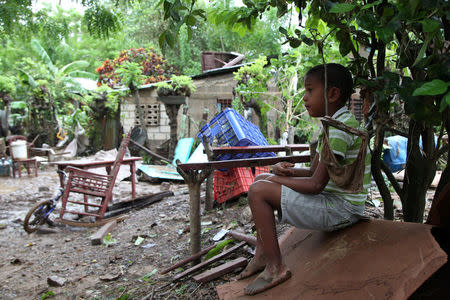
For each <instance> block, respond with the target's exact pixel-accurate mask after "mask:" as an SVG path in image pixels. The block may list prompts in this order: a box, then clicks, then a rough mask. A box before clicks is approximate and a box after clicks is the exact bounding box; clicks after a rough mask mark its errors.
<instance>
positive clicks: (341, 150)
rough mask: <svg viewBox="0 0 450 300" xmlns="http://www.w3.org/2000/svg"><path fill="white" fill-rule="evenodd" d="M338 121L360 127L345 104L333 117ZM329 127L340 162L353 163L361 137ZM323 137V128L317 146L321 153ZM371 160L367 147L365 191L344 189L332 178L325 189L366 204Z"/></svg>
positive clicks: (330, 139)
mask: <svg viewBox="0 0 450 300" xmlns="http://www.w3.org/2000/svg"><path fill="white" fill-rule="evenodd" d="M332 118H333V119H336V120H337V121H340V122H342V123H344V124H345V125H347V126H350V127H353V128H358V127H359V123H358V121H357V120H356V119H355V116H354V115H353V114H352V113H351V112H350V111H348V109H347V108H346V107H345V106H344V107H342V108H341V109H339V110H338V111H337V112H336V113H335V114H334V115H333V117H332ZM328 128H329V129H328V130H329V135H328V136H329V141H330V147H331V150H332V151H333V153H334V154H335V155H336V158H337V159H338V161H339V163H340V164H342V165H347V164H351V163H352V162H353V161H355V159H356V157H357V156H358V152H359V148H360V147H361V143H362V140H361V138H360V137H358V136H356V135H353V134H351V133H348V132H345V131H342V130H339V129H337V128H334V127H332V126H329V127H328ZM322 138H323V129H322V131H321V133H320V135H319V144H318V146H317V152H318V154H319V158H320V153H321V150H322ZM370 160H371V155H370V151H369V149H367V154H366V157H365V170H364V180H363V184H364V191H363V192H361V193H349V192H347V191H344V190H343V189H341V188H340V187H338V186H337V185H336V184H335V183H334V182H333V181H332V180H331V179H330V181H329V182H328V184H327V185H326V186H325V189H324V191H325V192H329V193H333V194H338V195H339V196H340V197H341V198H343V199H345V200H347V201H349V202H350V203H352V204H356V205H364V204H365V201H366V199H367V193H368V188H369V187H370V181H371V173H370Z"/></svg>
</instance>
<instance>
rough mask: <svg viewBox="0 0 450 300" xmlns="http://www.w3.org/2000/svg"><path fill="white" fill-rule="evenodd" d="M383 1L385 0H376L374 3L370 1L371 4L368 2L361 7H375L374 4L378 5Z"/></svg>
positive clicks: (362, 8)
mask: <svg viewBox="0 0 450 300" xmlns="http://www.w3.org/2000/svg"><path fill="white" fill-rule="evenodd" d="M382 2H383V0H378V1H375V2H372V3H369V4H366V5H364V6H363V7H361V10H364V9H369V8H371V7H374V6H376V5H380V4H381V3H382Z"/></svg>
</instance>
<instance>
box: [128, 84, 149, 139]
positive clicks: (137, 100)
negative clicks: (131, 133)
mask: <svg viewBox="0 0 450 300" xmlns="http://www.w3.org/2000/svg"><path fill="white" fill-rule="evenodd" d="M129 88H130V90H131V92H132V93H133V94H134V104H135V105H136V111H137V113H138V116H139V123H141V129H142V132H143V134H144V136H145V141H147V138H148V137H147V127H146V126H145V120H144V112H143V111H142V108H141V98H140V96H139V90H138V89H137V88H134V87H133V86H130V87H129ZM144 144H145V142H144Z"/></svg>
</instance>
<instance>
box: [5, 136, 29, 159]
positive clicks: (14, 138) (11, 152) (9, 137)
mask: <svg viewBox="0 0 450 300" xmlns="http://www.w3.org/2000/svg"><path fill="white" fill-rule="evenodd" d="M20 140H23V141H25V142H27V138H26V137H24V136H23V135H10V136H8V137H6V141H7V142H8V145H9V155H10V156H11V159H12V160H14V159H15V158H14V153H13V151H12V149H11V143H12V142H15V141H20ZM29 150H30V149H29V147H28V143H27V155H29V154H30V153H28V152H29Z"/></svg>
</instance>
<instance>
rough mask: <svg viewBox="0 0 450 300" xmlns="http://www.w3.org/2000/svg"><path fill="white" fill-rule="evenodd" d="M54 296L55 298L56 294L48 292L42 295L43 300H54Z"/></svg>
mask: <svg viewBox="0 0 450 300" xmlns="http://www.w3.org/2000/svg"><path fill="white" fill-rule="evenodd" d="M53 296H55V293H54V292H53V291H47V292H45V293H43V294H42V295H41V300H45V299H48V298H52V297H53Z"/></svg>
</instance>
